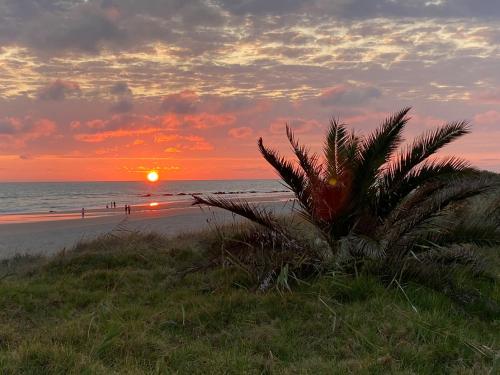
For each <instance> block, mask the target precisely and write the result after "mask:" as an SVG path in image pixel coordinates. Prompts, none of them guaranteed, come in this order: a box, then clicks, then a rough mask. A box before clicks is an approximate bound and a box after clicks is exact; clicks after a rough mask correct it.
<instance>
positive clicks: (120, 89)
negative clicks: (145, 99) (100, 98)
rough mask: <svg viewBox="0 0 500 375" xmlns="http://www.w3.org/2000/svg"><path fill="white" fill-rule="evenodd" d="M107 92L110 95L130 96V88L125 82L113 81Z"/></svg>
mask: <svg viewBox="0 0 500 375" xmlns="http://www.w3.org/2000/svg"><path fill="white" fill-rule="evenodd" d="M109 92H110V94H111V95H116V96H132V95H133V93H132V90H131V89H130V87H129V86H128V83H127V82H116V83H114V84H113V85H112V86H111V87H110V89H109Z"/></svg>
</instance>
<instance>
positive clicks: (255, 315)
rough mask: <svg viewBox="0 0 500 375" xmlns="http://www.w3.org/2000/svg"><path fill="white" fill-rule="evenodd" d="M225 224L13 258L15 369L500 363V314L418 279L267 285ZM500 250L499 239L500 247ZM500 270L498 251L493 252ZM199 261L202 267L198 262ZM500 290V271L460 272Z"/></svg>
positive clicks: (417, 370)
mask: <svg viewBox="0 0 500 375" xmlns="http://www.w3.org/2000/svg"><path fill="white" fill-rule="evenodd" d="M214 241H215V235H214V233H202V234H197V235H189V236H188V235H185V236H181V237H177V238H173V239H167V238H162V237H159V236H156V235H141V234H133V233H132V234H128V235H123V236H121V237H108V238H101V239H99V240H96V241H94V242H90V243H85V244H79V245H78V246H76V248H75V249H74V250H73V251H71V252H67V253H65V254H60V255H59V256H57V257H54V258H51V259H43V258H39V259H33V258H29V259H27V258H16V259H12V260H10V261H6V262H3V264H2V265H1V267H0V278H1V281H0V368H1V371H0V372H1V373H2V374H68V373H69V374H72V373H73V374H114V373H115V374H142V373H147V374H170V373H180V374H196V373H203V374H221V373H231V374H240V373H255V374H263V373H264V374H265V373H272V374H284V373H286V374H288V373H296V374H308V373H310V374H321V373H325V374H332V373H338V374H346V373H355V374H364V373H366V374H368V373H369V374H377V373H378V374H386V373H391V372H392V373H401V374H441V373H457V374H488V373H490V374H493V373H498V371H499V369H500V364H499V359H498V356H499V351H498V350H499V348H500V337H499V333H498V332H499V331H500V327H499V320H498V317H497V316H491V314H488V313H487V312H486V311H482V310H481V306H479V307H471V308H469V309H467V310H464V309H463V308H462V307H460V306H458V305H457V304H455V303H453V302H452V301H450V300H449V299H448V298H447V297H445V296H444V295H442V294H439V293H436V292H433V291H431V290H428V289H426V288H424V287H422V286H417V285H413V284H408V285H404V286H403V288H401V289H398V288H390V289H387V288H385V287H384V286H383V285H382V284H381V283H380V282H379V281H378V280H377V279H375V278H371V277H369V276H366V275H359V276H358V277H354V276H348V275H340V274H325V275H323V276H321V277H317V278H315V279H313V280H307V282H298V283H295V285H294V286H293V291H292V292H282V291H281V292H280V291H278V290H276V289H272V290H269V291H267V292H265V293H264V292H256V291H255V290H254V289H253V285H252V283H251V282H250V281H249V280H248V278H247V277H246V275H245V274H244V273H242V271H241V270H240V269H238V268H234V267H226V268H220V267H212V268H206V267H200V268H199V269H195V268H193V265H199V264H206V263H207V262H206V259H207V256H206V254H207V248H209V247H210V246H213V244H214ZM494 253H498V249H497V251H495V252H491V253H490V254H494ZM490 259H491V262H490V265H491V267H493V269H494V272H495V273H496V274H497V275H498V269H499V267H498V263H495V262H497V261H498V257H493V258H490ZM187 271H189V272H187ZM461 282H462V283H464V284H467V285H469V286H471V287H474V288H477V289H478V290H480V291H481V293H483V294H484V295H485V296H488V297H489V298H492V299H493V300H496V301H499V300H500V287H499V286H498V284H497V283H495V282H491V281H489V282H488V281H486V280H479V281H474V282H472V281H471V280H467V279H464V280H462V281H461Z"/></svg>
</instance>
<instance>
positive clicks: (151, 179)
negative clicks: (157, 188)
mask: <svg viewBox="0 0 500 375" xmlns="http://www.w3.org/2000/svg"><path fill="white" fill-rule="evenodd" d="M158 178H159V176H158V173H157V172H156V171H151V172H149V173H148V181H149V182H156V181H158Z"/></svg>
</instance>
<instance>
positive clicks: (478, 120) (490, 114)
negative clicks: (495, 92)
mask: <svg viewBox="0 0 500 375" xmlns="http://www.w3.org/2000/svg"><path fill="white" fill-rule="evenodd" d="M474 123H475V124H477V125H479V126H486V127H493V126H494V127H496V128H497V129H500V112H498V111H494V110H492V111H487V112H483V113H479V114H477V115H476V116H474ZM492 130H493V128H492Z"/></svg>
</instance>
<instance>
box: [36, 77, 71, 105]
mask: <svg viewBox="0 0 500 375" xmlns="http://www.w3.org/2000/svg"><path fill="white" fill-rule="evenodd" d="M80 95H81V89H80V85H79V84H78V83H76V82H72V81H63V80H60V79H57V80H55V81H54V82H52V83H49V84H47V85H46V86H44V87H42V88H41V89H40V90H39V91H38V98H39V99H41V100H54V101H61V100H64V99H66V98H67V97H69V96H80Z"/></svg>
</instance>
